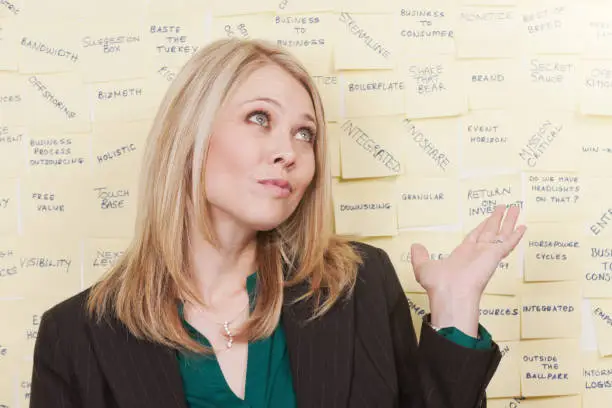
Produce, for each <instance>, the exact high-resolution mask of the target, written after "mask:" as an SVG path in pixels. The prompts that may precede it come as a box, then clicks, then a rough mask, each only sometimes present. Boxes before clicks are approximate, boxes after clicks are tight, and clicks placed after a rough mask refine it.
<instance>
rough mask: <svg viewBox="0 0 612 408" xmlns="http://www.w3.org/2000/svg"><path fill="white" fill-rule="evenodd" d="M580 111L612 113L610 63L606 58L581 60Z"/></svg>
mask: <svg viewBox="0 0 612 408" xmlns="http://www.w3.org/2000/svg"><path fill="white" fill-rule="evenodd" d="M583 72H584V74H583V78H582V82H581V88H580V112H582V113H583V114H585V115H608V116H610V115H612V103H611V102H610V100H611V99H612V63H611V62H610V61H607V60H590V61H584V62H583Z"/></svg>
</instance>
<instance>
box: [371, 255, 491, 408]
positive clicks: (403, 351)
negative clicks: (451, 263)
mask: <svg viewBox="0 0 612 408" xmlns="http://www.w3.org/2000/svg"><path fill="white" fill-rule="evenodd" d="M379 254H380V257H381V261H382V270H381V274H382V276H383V280H384V288H385V294H386V298H387V304H388V307H389V321H390V328H391V336H392V342H393V348H394V358H395V365H396V370H397V377H398V386H399V400H400V405H399V406H400V407H406V408H408V407H410V408H486V393H485V390H486V387H487V385H488V384H489V382H490V380H491V378H492V377H493V374H494V373H495V371H496V369H497V366H498V365H499V361H500V359H501V353H500V351H499V346H498V345H497V344H496V343H495V342H493V344H492V347H491V348H490V349H487V350H478V349H471V348H467V347H463V346H460V345H458V344H456V343H454V342H453V341H451V340H449V339H447V338H445V337H443V336H441V335H440V334H438V333H437V332H436V331H435V330H434V329H433V328H432V327H430V326H429V324H426V323H428V322H429V319H430V317H431V316H430V315H427V316H426V319H425V323H424V324H423V325H422V329H421V336H420V340H419V342H418V343H417V339H416V333H415V329H414V326H413V323H412V317H411V315H410V307H409V305H408V300H407V298H406V295H405V293H404V291H403V289H402V287H401V284H400V282H399V279H398V277H397V274H396V272H395V268H394V267H393V264H392V263H391V260H390V259H389V256H388V255H387V253H386V252H385V251H383V250H381V249H379Z"/></svg>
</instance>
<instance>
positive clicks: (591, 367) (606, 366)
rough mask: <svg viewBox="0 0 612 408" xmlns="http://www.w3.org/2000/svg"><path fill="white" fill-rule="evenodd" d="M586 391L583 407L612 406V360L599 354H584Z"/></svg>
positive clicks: (605, 407)
mask: <svg viewBox="0 0 612 408" xmlns="http://www.w3.org/2000/svg"><path fill="white" fill-rule="evenodd" d="M582 356H583V358H582V365H583V370H582V373H583V379H584V390H583V392H582V406H583V407H585V408H607V407H609V406H611V405H612V392H610V384H612V358H610V357H607V358H601V357H600V356H599V355H598V353H597V352H596V351H595V352H584V353H583V354H582Z"/></svg>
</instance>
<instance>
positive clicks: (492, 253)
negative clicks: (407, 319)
mask: <svg viewBox="0 0 612 408" xmlns="http://www.w3.org/2000/svg"><path fill="white" fill-rule="evenodd" d="M505 208H506V207H505V206H503V205H500V206H497V207H496V208H495V210H494V212H493V213H492V214H491V215H490V216H489V217H487V218H486V219H485V220H484V221H482V222H481V223H480V224H479V225H478V226H477V227H476V228H475V229H474V230H472V231H471V232H470V233H469V234H468V235H467V236H466V237H465V239H464V240H463V241H462V242H461V244H460V245H459V246H457V247H456V248H455V249H454V250H453V251H452V252H451V254H450V255H449V256H448V257H446V258H444V259H442V260H432V259H430V257H429V252H428V250H427V249H426V248H425V247H424V246H423V245H420V244H414V245H413V246H412V248H411V252H412V254H411V258H412V266H413V269H414V273H415V277H416V280H417V281H418V282H419V283H420V284H421V286H423V288H424V289H425V290H426V291H427V293H428V294H432V293H452V294H454V295H458V296H469V295H474V296H479V295H480V294H482V292H483V291H484V288H485V287H486V285H487V283H488V282H489V279H491V276H492V275H493V272H494V271H495V269H496V268H497V266H498V264H499V262H500V261H501V260H502V259H504V258H505V257H506V256H508V254H509V253H510V252H512V250H514V248H515V247H516V245H517V244H518V243H519V241H520V240H521V238H522V237H523V234H524V233H525V226H522V225H521V226H519V227H518V228H515V226H516V221H517V219H518V216H519V212H520V210H519V208H518V207H510V209H509V210H508V212H507V214H506V217H504V213H506V211H505ZM502 220H503V222H502Z"/></svg>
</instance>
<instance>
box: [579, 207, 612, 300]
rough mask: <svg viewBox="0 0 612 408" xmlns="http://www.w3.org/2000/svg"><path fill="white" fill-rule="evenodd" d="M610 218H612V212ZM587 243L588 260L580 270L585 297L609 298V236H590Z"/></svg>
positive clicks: (611, 255) (611, 258) (611, 254)
mask: <svg viewBox="0 0 612 408" xmlns="http://www.w3.org/2000/svg"><path fill="white" fill-rule="evenodd" d="M609 216H610V217H612V210H611V211H610V214H609ZM611 226H612V225H611ZM585 242H586V243H585V247H586V249H587V251H588V258H587V259H586V262H585V264H584V266H583V267H582V268H580V272H581V273H582V287H583V290H584V296H585V297H587V298H609V297H610V296H611V295H610V294H612V249H611V248H610V238H609V235H608V236H607V237H606V236H588V237H587V238H585Z"/></svg>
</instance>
